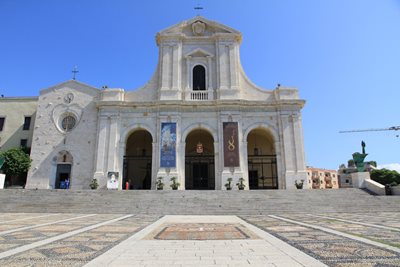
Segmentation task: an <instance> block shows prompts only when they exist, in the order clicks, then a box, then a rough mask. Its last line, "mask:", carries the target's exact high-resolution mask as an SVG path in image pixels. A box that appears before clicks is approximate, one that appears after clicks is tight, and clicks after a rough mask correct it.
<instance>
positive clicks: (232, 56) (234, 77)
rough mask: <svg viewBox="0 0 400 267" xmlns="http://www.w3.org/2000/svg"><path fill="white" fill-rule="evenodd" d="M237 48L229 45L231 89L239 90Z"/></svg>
mask: <svg viewBox="0 0 400 267" xmlns="http://www.w3.org/2000/svg"><path fill="white" fill-rule="evenodd" d="M237 73H238V72H237V67H236V46H235V45H234V44H230V45H229V79H230V87H231V89H239V88H238V83H237V80H238V79H237Z"/></svg>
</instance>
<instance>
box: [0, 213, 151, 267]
mask: <svg viewBox="0 0 400 267" xmlns="http://www.w3.org/2000/svg"><path fill="white" fill-rule="evenodd" d="M30 216H31V215H30ZM77 216H80V215H79V214H63V215H56V216H54V217H51V218H50V217H49V218H46V219H45V218H41V219H38V220H37V221H36V220H35V223H34V224H38V222H39V221H40V223H42V222H43V221H47V220H53V221H54V219H55V218H56V217H57V219H59V218H63V219H65V218H73V217H77ZM3 217H4V218H8V217H10V216H9V215H8V214H6V215H3V216H0V222H1V221H3ZM11 217H12V216H11ZM117 217H120V215H118V214H112V215H107V214H105V215H104V214H101V215H100V214H99V215H95V216H90V217H85V218H80V219H76V220H71V221H67V222H62V223H58V224H54V225H48V226H44V227H39V228H34V229H29V230H25V231H21V232H15V233H12V234H9V235H3V236H1V233H0V244H1V245H0V247H1V250H2V251H4V250H7V249H10V248H14V247H19V246H21V245H24V244H28V243H32V242H36V241H40V240H43V239H46V238H48V237H51V236H56V235H59V234H61V233H65V232H68V231H72V230H74V229H77V228H83V227H85V226H88V225H94V224H96V223H99V222H104V221H107V220H110V219H114V218H117ZM158 219H159V216H147V215H135V216H132V217H129V218H126V219H124V220H120V221H117V222H115V223H113V224H109V225H104V226H101V227H98V228H95V229H92V230H89V231H86V232H83V233H80V234H77V235H73V236H71V237H68V238H65V239H62V240H59V241H56V242H52V243H50V244H47V245H43V246H39V247H37V248H34V249H30V250H27V251H25V252H22V253H19V254H16V255H13V256H9V257H6V258H4V259H1V260H0V266H83V265H84V264H86V263H87V262H89V261H90V260H92V259H94V258H96V257H97V256H99V255H101V254H103V253H104V252H105V251H107V250H109V249H110V248H112V247H114V246H115V245H116V244H119V243H120V242H121V241H123V240H125V239H126V238H128V237H130V236H131V235H133V234H134V233H136V232H138V231H140V230H141V229H143V228H144V227H145V226H147V225H149V224H150V223H152V222H154V221H156V220H158ZM32 224H33V221H32V220H29V221H24V222H22V221H19V222H18V224H13V226H14V227H20V226H21V225H32ZM7 228H8V229H10V227H7Z"/></svg>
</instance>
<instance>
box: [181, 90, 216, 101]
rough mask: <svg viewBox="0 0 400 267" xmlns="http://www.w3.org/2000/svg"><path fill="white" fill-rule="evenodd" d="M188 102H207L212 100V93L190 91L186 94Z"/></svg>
mask: <svg viewBox="0 0 400 267" xmlns="http://www.w3.org/2000/svg"><path fill="white" fill-rule="evenodd" d="M185 98H186V100H189V101H206V100H212V99H213V96H212V91H208V90H207V91H189V92H188V93H186V97H185Z"/></svg>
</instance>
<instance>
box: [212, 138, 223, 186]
mask: <svg viewBox="0 0 400 267" xmlns="http://www.w3.org/2000/svg"><path fill="white" fill-rule="evenodd" d="M219 159H220V149H219V142H214V175H215V186H214V189H215V190H221V188H222V179H221V175H219V174H220V173H221V170H222V166H221V161H220V160H219Z"/></svg>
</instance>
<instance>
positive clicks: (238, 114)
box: [27, 16, 307, 190]
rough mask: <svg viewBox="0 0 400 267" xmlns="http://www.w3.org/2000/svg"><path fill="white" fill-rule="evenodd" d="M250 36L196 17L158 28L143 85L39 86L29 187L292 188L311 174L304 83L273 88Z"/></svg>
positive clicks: (66, 83) (68, 83)
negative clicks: (257, 80)
mask: <svg viewBox="0 0 400 267" xmlns="http://www.w3.org/2000/svg"><path fill="white" fill-rule="evenodd" d="M241 41H242V34H241V33H240V32H238V31H236V30H234V29H232V28H230V27H227V26H225V25H222V24H219V23H217V22H214V21H210V20H207V19H205V18H203V17H200V16H197V17H194V18H192V19H190V20H187V21H183V22H181V23H178V24H176V25H174V26H172V27H169V28H167V29H165V30H162V31H160V32H159V33H157V36H156V42H157V45H158V47H159V60H158V65H157V67H156V72H155V74H154V76H153V77H152V78H151V80H150V81H149V82H148V83H147V84H146V85H144V86H143V87H142V88H139V89H137V90H134V91H125V90H124V89H121V88H103V89H97V88H94V87H92V86H89V85H86V84H83V83H81V82H78V81H74V80H70V81H67V82H64V83H61V84H58V85H55V86H53V87H50V88H48V89H45V90H43V91H41V92H40V96H39V99H38V103H37V113H36V122H35V130H34V133H33V141H32V153H31V157H32V159H33V162H32V167H31V170H30V172H29V175H28V181H27V187H28V188H60V187H63V186H65V183H64V182H65V181H68V182H69V184H70V188H72V189H85V188H89V184H90V182H91V180H92V179H93V178H96V179H97V180H98V183H99V185H100V188H106V187H108V188H118V189H126V188H130V189H155V182H156V179H157V178H158V177H163V181H164V183H165V184H166V187H165V188H164V189H170V187H169V183H170V178H172V177H176V178H177V181H178V182H179V183H180V186H179V189H181V190H185V189H216V190H221V189H222V190H224V189H225V187H224V184H225V183H226V180H227V179H228V178H229V177H231V178H233V184H236V182H237V181H238V179H239V178H241V177H243V178H244V181H245V185H246V189H285V188H287V189H292V188H295V186H294V181H295V180H300V179H304V180H306V179H307V174H306V168H305V158H304V145H303V131H302V122H301V109H302V108H303V106H304V103H305V101H304V100H302V99H300V98H299V96H298V91H297V89H295V88H287V87H283V86H280V87H278V88H276V89H274V90H265V89H262V88H260V87H258V86H256V85H254V84H253V83H252V82H251V81H250V80H249V79H248V78H247V76H246V75H245V73H244V71H243V68H242V66H241V64H240V54H239V47H240V43H241Z"/></svg>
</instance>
